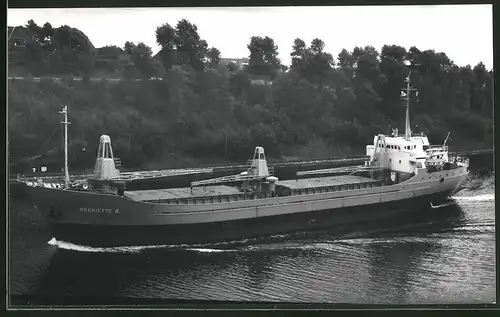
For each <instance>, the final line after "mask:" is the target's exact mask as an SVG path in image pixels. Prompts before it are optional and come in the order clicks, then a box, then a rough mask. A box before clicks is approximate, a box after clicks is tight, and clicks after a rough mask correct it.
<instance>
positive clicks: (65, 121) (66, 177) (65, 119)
mask: <svg viewBox="0 0 500 317" xmlns="http://www.w3.org/2000/svg"><path fill="white" fill-rule="evenodd" d="M59 113H60V114H62V115H63V116H64V117H63V121H61V123H62V124H64V187H65V188H68V186H69V171H68V124H71V122H68V106H64V108H63V110H62V111H59Z"/></svg>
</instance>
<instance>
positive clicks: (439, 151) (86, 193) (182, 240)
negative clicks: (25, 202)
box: [25, 76, 469, 247]
mask: <svg viewBox="0 0 500 317" xmlns="http://www.w3.org/2000/svg"><path fill="white" fill-rule="evenodd" d="M406 82H407V86H406V89H405V90H404V91H403V94H402V96H403V97H404V99H405V100H406V124H405V133H404V135H400V134H399V133H398V130H397V129H394V130H393V133H392V134H390V135H384V134H377V135H375V136H374V138H373V143H372V144H369V145H367V146H366V155H367V157H368V159H367V160H366V161H365V162H364V164H363V165H359V166H355V167H347V168H346V167H342V168H330V169H321V170H309V171H299V172H297V173H296V178H295V179H288V180H280V179H278V178H277V177H275V176H273V174H272V173H270V171H269V168H268V165H267V161H266V156H265V151H264V148H262V147H260V146H257V147H256V148H255V151H254V156H253V159H252V160H251V161H250V166H249V168H248V170H247V171H245V172H242V173H238V174H234V175H229V176H223V177H215V178H209V179H204V180H199V181H193V182H191V184H190V186H187V187H180V188H163V189H154V190H151V189H150V190H130V189H128V188H127V186H126V181H125V180H124V179H122V178H120V175H119V172H118V171H117V169H116V167H115V165H114V158H113V151H112V147H111V139H110V137H109V136H107V135H103V136H101V139H100V144H99V150H98V155H97V159H96V165H95V173H94V177H93V178H90V179H87V180H85V181H81V182H73V183H71V182H70V180H69V176H68V175H69V174H68V167H67V164H66V165H65V171H66V174H65V175H66V177H65V184H64V185H63V186H61V187H59V188H57V187H56V186H51V185H50V184H47V183H45V182H44V180H42V179H38V180H37V181H36V182H25V185H26V191H27V193H28V195H29V197H30V200H31V202H32V204H33V206H34V207H35V209H36V210H37V211H39V212H40V213H41V214H42V215H43V217H44V218H45V219H46V221H47V224H48V226H49V227H50V228H51V230H52V232H53V235H54V237H55V239H56V240H63V241H66V242H71V243H75V244H80V245H90V246H98V247H113V246H130V245H136V246H137V245H164V244H170V245H172V244H174V245H176V244H199V243H202V244H204V243H214V242H221V241H228V240H238V239H246V238H252V237H260V236H269V235H275V234H283V233H289V232H293V231H303V230H306V231H307V230H314V229H318V228H327V227H328V228H330V227H331V228H335V226H347V225H349V224H350V223H353V222H360V221H366V222H371V221H374V220H379V219H382V220H386V221H389V222H390V221H391V218H392V217H394V216H398V215H399V216H400V215H401V214H403V213H406V212H409V211H417V212H428V211H431V212H439V210H438V209H433V208H432V207H433V206H437V205H440V204H442V203H444V202H446V201H447V200H448V199H449V197H450V196H451V195H453V194H454V193H455V192H456V191H458V190H459V189H460V187H461V184H462V183H463V182H464V180H465V179H466V178H467V176H468V174H469V164H468V159H467V158H462V157H451V156H449V155H448V147H447V146H446V142H447V140H448V137H447V138H446V140H445V142H444V143H443V145H435V146H431V145H430V144H429V140H428V138H427V136H425V135H424V134H420V135H415V134H412V132H411V129H410V119H409V104H410V97H409V93H410V91H411V90H412V87H411V86H410V81H409V76H408V77H407V79H406ZM62 113H63V114H64V121H63V122H62V123H63V124H65V136H67V132H66V131H67V125H68V122H67V108H66V107H65V110H64V111H62ZM66 143H67V142H66ZM65 152H66V151H65Z"/></svg>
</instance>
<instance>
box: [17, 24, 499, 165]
mask: <svg viewBox="0 0 500 317" xmlns="http://www.w3.org/2000/svg"><path fill="white" fill-rule="evenodd" d="M27 27H28V28H29V29H30V30H31V32H32V33H33V34H34V37H33V40H31V41H29V42H28V43H27V48H26V50H25V52H24V53H23V54H24V55H23V56H24V58H25V63H24V64H23V65H22V67H23V68H24V69H25V70H26V71H27V72H29V73H31V74H32V75H33V76H55V75H57V76H60V77H64V78H67V79H64V80H63V81H52V80H50V79H43V80H41V81H39V82H35V81H33V80H29V79H28V80H13V81H10V82H9V86H8V129H9V130H8V133H9V151H10V160H11V161H15V160H21V159H24V158H27V157H33V156H36V155H38V154H40V153H56V152H58V151H59V150H60V147H61V127H60V126H61V125H60V120H61V118H60V116H59V114H58V111H60V110H61V108H62V106H63V105H68V107H69V119H70V121H71V122H72V123H71V125H70V126H69V139H70V144H69V148H70V163H71V167H72V168H74V169H78V168H88V167H92V166H93V163H94V159H95V154H96V147H97V145H98V142H99V136H100V135H101V134H108V135H110V136H111V138H112V142H113V148H114V152H115V155H116V156H118V157H120V158H121V159H122V162H123V164H124V165H125V166H127V167H137V168H144V167H145V166H147V164H151V162H156V163H158V162H159V163H158V164H160V165H161V164H162V163H161V162H163V165H168V164H169V162H171V161H172V160H173V158H176V159H177V160H181V161H182V160H186V159H188V158H191V159H194V160H195V161H191V162H199V163H206V162H209V161H210V162H228V161H240V162H241V161H243V160H246V159H248V158H250V156H251V155H252V151H253V148H254V147H255V146H256V145H261V146H263V147H264V148H265V150H266V153H267V154H268V156H270V157H274V158H280V157H283V156H293V157H296V158H304V159H305V158H320V157H325V156H332V155H339V154H363V153H364V147H365V145H366V144H370V143H371V142H373V135H374V134H377V133H388V132H390V131H391V130H390V129H391V128H399V130H400V131H403V128H404V113H405V108H404V105H403V103H402V102H401V100H400V89H401V88H403V87H404V85H405V83H404V79H405V77H406V76H407V74H408V69H409V67H410V68H411V69H412V75H411V79H412V83H413V85H414V86H415V87H416V88H417V89H418V95H414V96H412V98H411V100H412V101H411V104H412V106H411V108H410V109H411V113H412V115H411V116H412V121H411V123H412V129H413V131H414V132H425V133H427V134H428V136H429V138H430V140H431V142H432V143H442V142H443V140H444V138H445V137H446V135H447V133H448V132H451V138H452V140H451V141H450V142H449V144H450V146H451V147H452V148H455V149H464V148H474V149H476V148H491V147H492V143H493V142H492V134H493V133H492V125H493V124H492V123H493V120H492V113H493V101H492V95H493V90H492V76H493V73H492V71H491V70H487V69H486V68H485V66H484V64H482V63H479V64H478V65H476V66H474V67H471V66H470V65H466V66H458V65H455V64H454V63H453V61H451V60H450V59H449V58H448V57H447V56H446V54H445V53H441V52H435V51H433V50H426V51H420V50H419V49H418V48H416V47H411V48H409V49H408V50H407V49H405V48H404V47H401V46H397V45H384V46H383V47H382V48H381V51H380V52H379V51H377V50H376V49H375V48H373V47H370V46H367V47H355V48H354V49H353V50H352V51H348V50H346V49H344V50H342V51H341V52H340V53H339V54H338V55H337V56H336V58H335V59H334V58H333V56H332V54H330V53H327V52H325V51H324V43H323V41H322V40H321V39H314V40H313V41H312V42H311V43H310V44H309V45H307V44H306V43H305V42H304V41H303V40H301V39H298V38H297V39H296V40H295V41H294V43H291V45H293V52H292V53H291V55H292V64H291V65H290V66H289V67H288V66H284V65H282V63H281V62H280V60H279V59H278V58H277V56H278V47H277V46H276V45H275V44H274V41H273V40H272V39H271V38H269V37H252V38H251V39H250V41H249V44H248V49H249V60H250V61H249V65H248V67H246V68H243V69H240V68H238V67H237V66H236V65H235V64H229V65H224V66H223V65H220V63H219V61H220V52H219V51H218V49H216V48H209V47H208V44H207V43H206V42H205V41H204V40H203V39H201V38H200V37H199V35H198V32H197V28H196V25H194V24H192V23H190V22H189V21H186V20H181V21H179V22H178V24H177V25H176V26H175V27H172V26H170V25H169V24H167V23H166V24H164V25H162V26H160V27H158V29H157V30H156V38H157V42H158V45H160V47H161V51H160V53H159V54H158V55H157V56H156V58H153V56H152V53H151V48H149V47H148V46H146V45H145V44H143V43H138V44H134V43H131V42H127V43H125V45H124V48H123V49H122V48H117V47H106V48H100V49H94V48H93V46H92V45H91V43H89V41H88V39H86V37H85V36H82V35H81V34H82V32H81V31H79V30H76V29H73V28H70V27H67V26H64V27H60V28H57V29H53V28H52V27H51V26H50V24H48V23H46V24H45V25H44V26H43V27H39V26H38V25H36V24H35V23H34V22H33V21H30V22H29V23H28V26H27ZM103 52H105V54H107V55H106V56H107V57H106V58H104V57H103V54H104V53H103ZM120 54H128V56H129V57H130V60H131V65H132V66H130V65H129V66H127V67H121V66H120V64H119V63H118V62H117V60H115V59H117V58H118V57H119V56H120ZM98 57H99V58H98ZM114 58H115V59H114ZM405 62H410V64H411V66H409V67H408V66H405ZM104 68H106V69H107V71H108V72H114V73H117V72H119V73H120V74H121V75H120V76H121V78H122V79H123V80H122V81H120V82H118V83H116V82H113V83H111V82H106V80H104V79H103V80H102V81H100V82H95V81H89V80H88V78H89V77H90V76H93V74H96V73H99V72H100V73H101V74H102V73H103V69H104ZM70 75H81V76H83V77H84V79H83V81H73V80H71V79H70V78H69V76H70ZM151 77H158V78H161V79H162V80H146V79H149V78H151ZM136 78H141V79H144V80H142V81H135V79H136ZM255 79H261V82H262V84H252V81H251V80H255ZM164 167H166V166H164Z"/></svg>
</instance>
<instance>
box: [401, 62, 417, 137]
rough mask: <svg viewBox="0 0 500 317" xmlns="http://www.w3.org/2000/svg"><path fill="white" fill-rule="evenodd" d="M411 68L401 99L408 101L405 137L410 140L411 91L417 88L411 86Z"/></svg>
mask: <svg viewBox="0 0 500 317" xmlns="http://www.w3.org/2000/svg"><path fill="white" fill-rule="evenodd" d="M410 77H411V68H410V69H409V70H408V76H407V77H406V78H405V82H406V87H405V88H403V89H401V99H402V100H404V101H405V102H406V105H405V106H406V119H405V139H406V140H409V139H410V137H411V127H410V93H411V92H412V91H414V90H417V89H416V88H413V87H412V86H411V81H410Z"/></svg>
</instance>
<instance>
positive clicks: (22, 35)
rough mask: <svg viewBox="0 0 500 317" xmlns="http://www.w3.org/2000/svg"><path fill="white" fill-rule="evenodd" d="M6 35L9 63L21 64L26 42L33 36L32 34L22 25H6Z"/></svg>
mask: <svg viewBox="0 0 500 317" xmlns="http://www.w3.org/2000/svg"><path fill="white" fill-rule="evenodd" d="M7 36H8V37H7V43H8V52H9V53H8V61H9V65H19V64H22V62H23V56H22V55H23V53H24V50H25V49H26V42H27V41H28V40H30V39H32V38H33V34H32V33H31V31H30V30H29V29H28V28H26V27H24V26H8V27H7Z"/></svg>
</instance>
